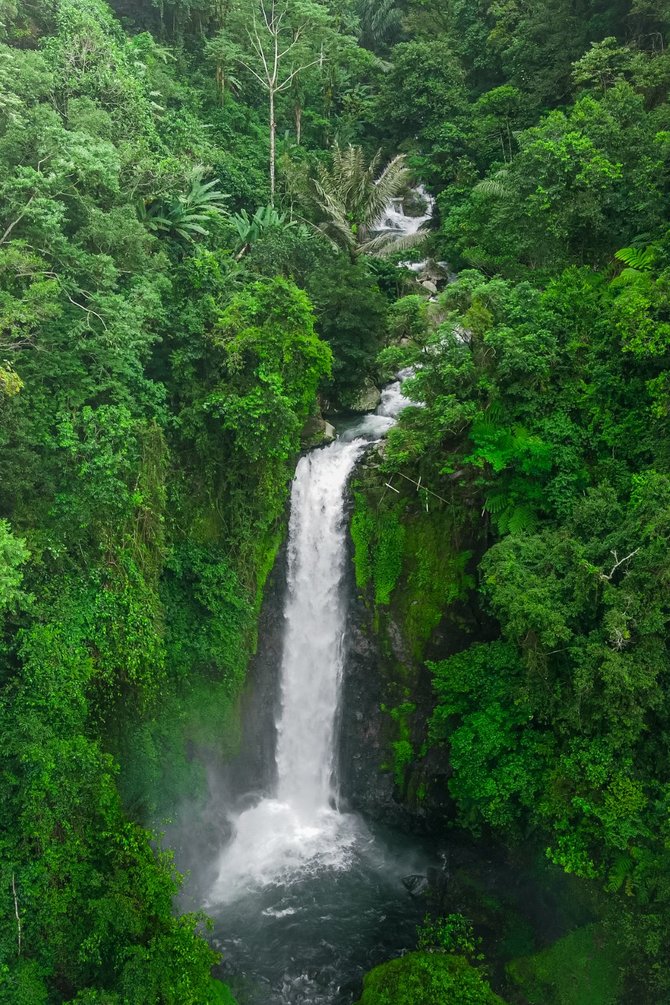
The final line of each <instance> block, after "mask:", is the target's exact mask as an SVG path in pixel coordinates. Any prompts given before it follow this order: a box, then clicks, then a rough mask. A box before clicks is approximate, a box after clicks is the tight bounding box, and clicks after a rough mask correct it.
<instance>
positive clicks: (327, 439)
mask: <svg viewBox="0 0 670 1005" xmlns="http://www.w3.org/2000/svg"><path fill="white" fill-rule="evenodd" d="M336 438H337V433H336V431H335V427H334V426H331V424H330V422H326V420H325V419H322V418H321V416H320V415H312V416H311V417H310V418H309V419H308V420H307V422H306V423H305V425H304V426H303V429H302V433H301V434H300V442H301V444H302V447H303V450H310V449H311V448H312V447H321V446H324V445H325V444H326V443H332V442H333V440H334V439H336Z"/></svg>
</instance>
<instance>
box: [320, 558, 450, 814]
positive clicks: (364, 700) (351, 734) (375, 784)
mask: <svg viewBox="0 0 670 1005" xmlns="http://www.w3.org/2000/svg"><path fill="white" fill-rule="evenodd" d="M346 588H347V590H348V600H349V616H348V621H347V639H346V645H347V650H346V655H345V664H344V666H345V669H344V680H343V684H342V692H341V698H340V714H339V746H338V765H339V783H340V796H341V798H342V801H343V808H346V809H352V810H356V811H358V812H360V813H362V814H363V815H364V816H367V817H369V818H371V819H373V820H377V821H379V822H381V823H384V824H387V825H388V826H390V827H396V828H399V829H402V830H408V831H416V832H428V833H429V832H435V831H439V830H440V829H441V828H442V827H443V826H444V824H445V822H446V821H447V820H449V819H451V817H452V816H453V807H452V803H451V799H450V796H449V792H448V787H447V782H448V777H449V774H450V767H449V763H448V759H447V758H446V756H445V753H444V751H440V752H437V751H432V750H429V751H428V753H427V755H425V756H422V757H419V756H418V754H417V756H416V758H415V759H414V760H413V762H412V763H411V764H410V765H408V766H407V769H406V771H405V773H404V779H403V780H402V781H401V782H399V780H398V777H397V775H396V772H395V771H394V765H393V761H394V751H393V742H394V740H395V739H396V738H397V737H396V729H397V727H396V724H395V723H394V721H393V719H392V718H391V716H390V714H389V709H388V705H389V704H393V703H394V702H393V698H392V697H390V695H392V694H393V693H394V691H395V690H396V687H397V680H396V678H397V676H398V665H399V664H402V665H403V666H404V667H405V668H407V669H409V676H410V677H412V678H413V692H414V693H413V696H412V698H413V701H415V702H416V715H415V716H413V717H412V719H413V721H412V726H411V730H412V736H411V741H412V746H413V749H414V750H415V751H417V752H418V751H419V749H420V747H421V745H422V743H423V740H424V739H425V733H426V723H427V719H428V716H429V714H430V711H431V709H432V701H431V685H430V677H429V675H428V672H427V671H426V670H425V668H421V667H416V666H414V667H413V666H411V657H410V656H409V655H408V650H407V646H406V644H405V641H404V639H403V634H402V629H401V626H400V625H399V624H398V623H397V622H396V621H395V620H394V619H393V618H392V617H391V616H390V615H388V617H387V618H386V621H385V626H384V638H385V639H386V642H387V645H386V646H385V647H383V646H382V643H381V638H380V635H379V633H378V630H377V629H378V625H377V626H375V624H374V619H373V615H372V613H371V611H370V610H369V609H368V607H367V606H366V604H365V602H364V601H363V599H362V598H361V597H360V596H359V595H358V591H357V589H356V584H355V580H354V574H353V568H352V569H350V571H349V573H348V575H347V579H346ZM384 648H385V650H386V651H383V649H384Z"/></svg>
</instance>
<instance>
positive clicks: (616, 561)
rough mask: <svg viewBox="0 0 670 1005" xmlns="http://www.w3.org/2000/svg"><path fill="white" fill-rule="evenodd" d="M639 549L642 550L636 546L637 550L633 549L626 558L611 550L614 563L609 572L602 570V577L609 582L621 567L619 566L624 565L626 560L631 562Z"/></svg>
mask: <svg viewBox="0 0 670 1005" xmlns="http://www.w3.org/2000/svg"><path fill="white" fill-rule="evenodd" d="M639 550H640V549H639V548H636V549H635V551H631V552H630V554H629V555H626V556H625V558H619V557H618V555H617V553H616V551H612V552H610V554H611V555H613V556H614V565H613V566H612V568H611V569H610V572H609V574H607V573H604V572H601V573H600V578H601V579H604V580H606V581H607V582H609V581H610V580H611V578H612V576H613V575H614V573H615V572H616V571H617V569H618V568H619V566H620V565H623V564H624V562H629V561H630V560H631V558H632V557H633V556H634V555H637V553H638V551H639Z"/></svg>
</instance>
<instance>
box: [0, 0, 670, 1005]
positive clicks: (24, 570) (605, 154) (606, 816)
mask: <svg viewBox="0 0 670 1005" xmlns="http://www.w3.org/2000/svg"><path fill="white" fill-rule="evenodd" d="M112 8H113V9H112ZM112 8H110V7H109V6H108V5H107V4H106V3H105V2H104V0H37V2H31V3H29V2H28V0H12V2H7V3H3V4H2V10H1V12H0V194H1V196H2V199H1V207H2V208H1V214H2V219H1V220H0V689H1V690H0V738H1V739H2V746H3V752H4V761H3V772H2V778H1V780H0V797H1V798H2V818H1V820H0V901H1V903H2V921H1V922H0V1000H1V1001H3V1002H7V1003H8V1005H10V1003H12V1005H13V1003H21V1005H64V1003H69V1002H72V1003H74V1002H78V1003H81V1005H87V1003H88V1005H103V1003H107V1005H208V1003H209V1005H214V1003H215V1002H221V1001H226V1000H228V997H229V995H228V991H227V989H225V988H224V986H223V985H221V984H219V983H218V982H213V981H212V979H211V967H212V965H213V963H214V961H215V959H216V954H214V953H213V952H212V951H211V950H210V949H209V948H208V945H207V942H206V941H205V939H204V938H203V936H202V931H203V924H204V922H203V919H200V918H198V917H196V916H190V915H189V916H182V917H178V916H176V915H175V914H174V912H173V899H174V894H175V892H176V890H177V888H178V885H179V877H178V876H177V874H176V872H175V869H174V865H173V863H172V860H171V857H170V853H169V852H167V851H163V850H161V847H160V840H159V839H158V837H157V834H156V832H155V831H154V830H153V829H152V828H155V827H156V826H160V821H161V820H164V819H165V818H166V817H174V816H175V815H177V814H178V811H179V807H180V805H181V804H182V803H183V802H184V801H185V800H187V799H188V800H191V801H195V803H196V805H197V804H198V801H199V800H200V801H201V800H202V799H204V798H205V795H206V782H205V771H204V767H203V765H204V763H205V762H206V761H207V762H210V763H216V762H217V761H220V760H221V759H225V758H226V757H228V756H229V755H230V754H232V753H233V752H234V751H235V749H236V745H237V742H238V733H239V714H238V702H239V698H240V694H241V690H242V687H243V684H244V680H245V673H246V668H247V665H248V661H249V657H250V655H251V654H252V653H253V650H254V647H255V644H256V631H257V615H258V611H259V606H260V601H261V598H262V592H263V586H264V583H265V580H266V577H267V575H268V573H269V571H270V568H271V566H272V562H273V560H274V556H275V554H276V551H277V548H278V546H279V544H280V542H281V539H282V534H283V529H284V511H285V505H286V499H287V492H288V485H289V482H290V478H291V474H292V470H293V466H294V463H295V458H296V456H297V453H298V451H299V449H300V433H301V429H302V427H303V424H304V422H305V420H307V419H308V418H309V417H310V416H311V415H313V414H314V413H315V411H316V410H317V408H318V396H319V395H321V400H322V401H328V402H329V403H330V405H331V406H334V407H346V405H347V403H351V402H353V400H354V398H355V396H356V394H357V392H359V391H360V389H361V387H363V386H365V384H366V383H367V382H369V381H370V380H371V379H376V378H380V379H381V378H382V377H388V376H390V375H391V374H392V373H393V371H394V369H395V368H397V367H398V366H400V365H402V364H407V363H420V369H419V370H418V371H417V374H416V376H415V377H414V378H413V380H412V384H411V392H412V394H413V395H414V396H415V397H416V399H417V400H420V401H421V403H422V405H423V406H424V407H422V408H414V409H409V410H408V411H407V412H406V413H405V415H404V417H403V419H402V421H401V423H400V424H399V425H398V427H397V428H396V429H395V430H393V432H392V434H391V435H390V437H389V440H388V443H387V445H386V449H385V451H384V452H383V454H382V455H381V456H380V457H377V458H376V459H375V462H374V464H372V465H370V466H369V468H368V469H366V470H365V472H364V473H363V474H362V475H361V477H360V479H359V483H358V485H357V503H356V509H355V514H354V519H353V527H352V533H353V537H354V543H355V561H356V578H357V585H358V587H359V589H360V591H361V592H362V593H363V594H364V595H365V596H366V597H367V598H368V600H369V602H370V604H371V605H372V606H373V607H374V608H375V611H376V622H375V624H376V627H377V629H378V631H379V634H380V637H382V639H383V642H384V646H385V647H386V649H388V650H391V649H392V650H393V654H394V655H393V661H392V662H393V673H394V675H395V677H396V678H397V679H395V680H394V682H393V686H392V687H391V688H390V694H389V701H388V706H387V708H386V710H385V714H387V716H388V721H389V731H388V733H389V763H388V765H387V770H389V771H392V772H393V774H394V777H395V780H396V783H397V789H398V792H399V794H400V795H402V794H403V792H405V793H406V790H407V789H408V779H409V778H410V776H411V774H412V770H413V767H414V765H415V764H416V763H417V762H419V761H420V760H421V758H422V757H423V756H424V754H426V752H428V753H429V755H430V756H432V757H433V758H441V759H442V760H443V761H444V762H446V761H447V760H448V761H449V765H450V768H451V770H452V772H453V774H452V777H451V779H450V782H449V787H450V793H451V798H452V799H453V800H454V804H455V807H456V815H457V818H458V821H459V823H460V824H463V825H465V826H467V827H470V828H471V829H472V830H473V831H474V832H476V833H482V832H489V833H491V832H492V833H494V834H495V835H496V836H497V837H498V838H499V839H500V840H502V841H504V842H507V843H509V844H511V845H513V844H515V843H518V842H521V841H524V842H526V843H528V844H531V845H533V846H535V847H538V848H541V849H543V850H546V854H547V856H548V857H549V858H550V859H551V861H552V862H554V863H556V864H557V865H559V866H560V867H562V868H563V869H565V870H566V871H568V872H571V873H574V874H576V875H577V876H580V877H583V879H584V881H585V882H586V881H592V882H593V883H594V885H597V888H598V890H599V891H600V896H601V898H602V899H601V901H600V903H601V904H602V908H601V914H602V917H601V919H600V922H601V924H602V925H603V926H604V928H605V929H606V931H607V936H606V941H607V944H608V946H609V947H610V949H611V947H612V946H614V947H615V948H614V949H611V952H612V954H614V953H616V955H617V958H618V959H619V960H620V961H621V969H622V971H623V978H622V979H623V984H622V987H623V991H622V994H623V995H624V999H623V1000H626V1001H628V1000H630V1001H635V1002H640V1003H642V1002H645V1003H647V1002H649V1003H651V1002H658V1001H662V1000H664V999H665V998H666V997H667V996H668V994H670V968H669V967H668V965H667V958H666V953H665V940H666V933H667V929H668V925H669V924H670V880H669V879H668V876H669V875H670V858H669V851H668V849H669V847H670V831H669V826H668V802H669V800H670V789H669V787H668V782H667V779H668V776H669V774H670V763H668V738H669V737H670V693H669V689H670V679H669V675H668V669H669V668H668V649H667V640H668V620H669V617H670V609H669V606H668V599H667V595H668V580H669V578H670V555H669V552H668V538H669V535H670V451H669V448H668V437H667V432H668V415H669V413H670V382H669V381H668V375H667V371H668V362H669V356H670V236H669V232H668V225H667V220H668V210H669V208H670V103H669V101H668V91H669V89H670V56H669V55H668V42H669V38H668V35H669V33H670V15H669V13H668V9H667V4H666V3H665V2H664V0H644V2H640V0H582V2H580V3H579V4H576V5H575V4H574V3H572V2H569V0H533V2H532V3H530V4H521V3H518V2H517V0H508V2H505V3H502V2H494V3H490V4H483V5H482V4H479V5H478V4H472V3H468V2H466V0H454V2H453V3H450V4H444V3H443V2H441V0H398V2H397V3H394V2H393V0H360V3H359V4H356V3H354V2H353V0H330V2H326V0H281V2H279V0H278V2H277V3H276V4H274V5H272V7H271V10H270V7H267V6H266V5H264V3H263V0H249V2H248V3H247V2H246V0H244V2H243V0H239V2H234V3H225V4H222V3H220V2H219V0H198V3H194V2H191V0H188V2H187V0H171V2H165V3H160V4H159V3H154V2H153V0H139V2H133V3H130V2H128V0H115V2H113V4H112ZM250 15H252V20H253V16H254V15H255V18H256V20H255V22H254V23H255V24H256V25H257V26H259V25H260V26H263V27H261V28H260V29H259V30H261V32H262V35H261V36H260V37H259V39H258V42H257V44H256V45H254V43H253V41H251V40H250V35H249V32H248V23H249V16H250ZM275 39H276V40H277V42H278V44H279V45H280V49H279V51H280V52H281V53H282V55H281V58H280V59H279V62H280V63H281V66H280V67H279V68H278V71H277V75H276V76H272V74H270V76H268V72H267V69H268V68H267V65H266V62H267V60H266V61H265V62H264V59H263V54H266V55H267V53H268V52H272V47H273V45H274V41H275ZM286 46H288V47H289V48H288V49H286ZM380 150H381V153H379V152H378V151H380ZM408 172H410V173H411V175H412V177H413V180H414V181H420V182H423V183H424V184H426V185H427V186H429V188H430V189H431V191H432V192H433V193H434V194H435V196H436V197H437V207H438V208H437V214H436V220H435V228H434V231H433V233H432V234H431V235H430V237H429V238H428V245H427V246H428V250H429V252H430V253H431V254H432V255H433V256H434V258H436V259H447V260H448V261H449V262H450V263H451V265H452V266H453V267H454V268H457V269H458V270H459V273H460V275H459V279H458V281H457V282H455V283H453V284H450V285H448V286H447V287H446V288H445V289H444V290H443V292H442V293H441V294H440V295H439V296H438V297H437V298H436V299H435V300H434V301H429V298H428V295H427V292H426V289H425V288H424V287H420V286H417V285H416V284H414V283H413V280H412V279H411V276H410V275H409V274H408V273H407V271H406V270H402V269H398V268H396V266H395V261H396V259H397V258H399V257H401V255H400V253H399V254H398V255H396V256H395V257H394V258H392V259H391V260H381V261H380V260H378V259H375V258H374V257H372V256H373V255H374V253H375V252H378V251H380V250H384V251H387V252H388V251H389V250H390V249H389V247H388V246H386V247H384V248H383V249H382V248H381V245H388V243H389V242H388V241H387V240H386V239H384V240H383V241H381V242H380V241H376V240H375V235H374V233H373V232H374V225H375V217H376V216H377V215H378V212H379V209H380V206H381V205H382V203H383V202H384V201H385V200H386V199H387V198H388V197H389V196H391V195H394V194H397V193H400V192H402V186H403V184H404V183H405V182H406V180H407V177H408ZM273 202H274V205H273ZM405 253H406V252H405ZM402 293H408V295H407V296H405V297H402V296H401V294H402ZM385 343H386V344H385ZM383 346H385V347H384V349H383V352H382V354H381V356H379V358H378V361H377V362H376V358H377V354H378V351H379V350H380V348H382V347H383ZM388 484H391V485H392V486H393V487H392V488H391V489H389V488H388ZM465 604H467V605H469V606H468V617H467V618H466V617H465V614H463V615H462V612H461V607H460V606H459V605H465ZM473 612H474V613H473ZM461 615H462V616H461ZM461 621H462V624H461V623H460V622H461ZM444 624H448V625H449V629H450V640H448V643H449V644H448V646H447V649H446V652H448V653H449V654H450V655H448V656H447V657H445V658H441V657H444V656H445V650H442V651H440V645H441V644H442V642H444V634H443V635H440V631H441V626H444ZM473 625H476V626H478V627H479V634H477V633H476V631H475V630H474V629H473ZM398 626H399V630H400V633H401V634H402V640H401V641H400V642H398V638H399V635H398V632H396V635H395V636H394V645H393V646H391V644H390V641H389V640H390V638H391V628H392V627H393V629H394V630H395V629H396V628H398ZM455 628H458V632H457V631H454V630H453V629H455ZM459 632H460V634H459ZM468 633H469V637H470V642H471V643H472V644H471V645H470V644H469V642H468V639H467V638H466V637H465V636H467V635H468ZM396 643H397V644H396ZM461 643H462V644H461ZM459 649H460V650H461V651H458V650H459ZM427 654H428V655H430V656H431V661H430V663H429V664H428V671H429V673H430V674H431V677H432V681H433V687H434V702H433V706H434V707H433V708H432V711H431V713H429V715H428V716H426V715H424V711H425V702H424V703H423V705H422V704H421V702H419V701H418V700H416V701H415V697H416V696H415V695H414V694H413V689H414V687H415V684H416V681H417V680H418V677H419V675H420V673H421V672H423V668H424V666H425V663H424V661H425V658H426V655H427ZM426 690H427V689H426ZM422 715H424V720H425V719H426V718H429V719H430V721H429V722H427V721H423V722H422V721H421V716H422ZM428 748H430V750H428ZM419 791H420V792H421V798H423V796H425V791H426V790H425V784H424V781H423V780H422V782H421V786H420V787H419V788H416V792H417V798H419V795H418V793H419ZM589 931H590V930H589ZM598 931H600V930H598ZM577 941H578V940H577ZM566 945H567V949H566ZM594 945H595V943H594ZM459 948H462V947H459ZM596 948H597V946H596ZM582 949H583V945H582V947H581V948H580V947H579V946H577V944H576V943H575V945H573V944H572V943H566V944H564V945H563V946H562V949H561V952H558V951H557V957H560V958H561V959H562V956H561V953H564V954H566V953H568V954H569V953H572V955H573V956H575V958H576V957H577V956H578V955H579V954H580V953H582ZM608 952H609V950H608ZM582 955H583V954H582ZM552 959H553V958H551V959H550V958H549V957H542V958H534V960H535V962H534V963H530V962H527V963H526V964H525V968H526V970H525V972H526V973H527V974H530V975H531V976H530V977H528V981H529V982H531V983H532V980H533V979H537V982H539V986H540V991H538V992H537V993H538V994H545V993H547V994H549V993H551V994H553V995H554V997H555V998H556V1000H557V1001H566V1002H567V1001H570V1000H571V999H570V997H569V994H570V989H569V988H568V989H567V990H566V989H565V986H564V985H560V986H559V985H558V984H556V983H555V982H553V979H552V978H547V977H546V974H547V973H549V972H550V971H551V967H552V966H553V965H554V963H552ZM608 959H609V957H608ZM520 966H521V964H520ZM612 970H613V968H612V967H610V966H609V965H607V966H605V965H604V964H603V968H602V974H601V977H602V981H601V983H602V985H603V987H604V986H605V985H607V987H612V986H615V987H616V988H617V993H618V984H617V980H615V979H614V978H613V977H612ZM531 971H532V973H531ZM519 972H520V971H519ZM533 975H534V976H533ZM543 982H544V984H543ZM608 982H609V983H608ZM544 985H546V986H547V987H550V988H551V989H552V990H551V991H550V992H549V991H547V992H545V990H544ZM527 986H528V987H531V984H530V983H528V984H527ZM534 993H535V991H530V992H529V1000H530V998H531V997H532V994H534ZM605 993H606V992H603V993H602V994H601V997H603V995H605ZM607 993H609V992H607ZM393 995H395V997H393ZM398 995H400V996H401V997H398ZM402 995H404V996H405V997H404V998H403V997H402ZM566 995H567V996H568V997H566ZM422 996H423V997H422ZM431 996H432V997H431ZM449 996H452V997H453V1000H454V1001H456V1000H458V1001H467V1000H471V1001H473V1002H474V1001H480V1002H485V1001H490V1002H494V1001H497V1000H498V999H496V998H495V996H494V995H493V994H492V992H490V991H489V990H488V988H487V987H486V985H485V983H484V982H483V979H482V978H481V976H480V974H479V973H478V972H477V971H476V970H474V969H472V968H470V967H469V965H468V964H467V963H466V962H465V961H464V960H463V959H461V958H460V957H454V956H450V955H446V954H444V953H424V952H421V953H418V954H410V955H409V956H406V957H404V958H402V959H401V960H398V961H394V962H393V963H391V964H389V965H388V968H387V969H385V968H381V969H380V970H377V971H374V972H373V974H372V975H371V976H370V977H369V978H368V982H367V984H366V989H365V992H364V996H363V1001H364V1002H365V1003H366V1005H367V1003H368V1002H378V1003H381V1002H388V1003H389V1005H390V1003H391V1002H392V1001H393V1002H396V1001H397V1002H400V1001H403V1000H407V1001H409V1000H411V1001H413V1002H419V1001H421V1000H425V1001H433V1000H436V1001H437V1000H439V1001H441V1002H442V1001H447V1000H450V999H449ZM454 996H455V997H454ZM561 996H562V997H561ZM625 996H628V997H625ZM603 1000H605V999H603Z"/></svg>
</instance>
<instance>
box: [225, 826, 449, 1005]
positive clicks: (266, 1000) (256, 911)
mask: <svg viewBox="0 0 670 1005" xmlns="http://www.w3.org/2000/svg"><path fill="white" fill-rule="evenodd" d="M354 819H355V818H354ZM356 832H357V834H356V840H355V843H354V845H353V846H352V847H350V848H349V850H348V853H347V856H346V862H345V861H344V860H343V862H342V868H333V867H330V868H320V867H319V866H318V864H316V865H315V866H314V867H313V868H310V867H309V865H308V866H306V867H305V868H304V869H303V870H302V871H300V872H298V873H296V874H294V875H293V876H292V877H287V878H285V879H284V880H283V881H280V882H278V883H276V884H275V883H270V884H268V885H266V886H262V887H253V886H251V885H250V887H249V890H248V892H246V893H245V894H243V895H242V896H240V897H238V898H237V899H235V900H233V901H231V902H230V903H227V904H219V905H215V904H210V905H208V908H207V910H208V913H209V914H210V916H212V917H213V918H214V922H215V928H214V937H213V942H214V945H215V946H216V947H217V948H218V949H220V950H221V951H222V952H223V953H224V963H223V974H224V979H225V980H227V981H228V982H229V983H230V984H231V986H232V988H233V990H234V992H235V994H236V996H237V998H238V1001H239V1003H240V1005H297V1003H301V1005H326V1003H328V1005H349V1003H351V1002H354V1001H356V1000H357V998H358V996H359V993H360V984H361V978H362V975H363V974H364V973H365V971H366V970H369V969H370V968H371V967H373V966H375V965H376V964H378V963H381V962H383V961H384V960H387V959H389V958H390V957H392V956H396V955H398V954H399V953H401V952H403V951H405V950H406V949H407V948H408V947H409V948H412V947H413V946H414V945H415V942H416V927H417V925H418V924H420V922H421V920H422V918H423V915H424V913H425V909H426V904H425V900H424V899H423V897H413V896H412V895H411V894H410V893H409V892H408V890H407V888H406V886H405V885H404V884H403V882H402V880H403V878H405V877H407V876H410V875H416V874H422V873H425V871H426V869H427V867H428V866H429V865H439V861H438V860H437V859H436V857H435V855H434V854H431V853H430V852H429V851H428V850H427V849H424V848H421V847H420V846H418V845H415V844H413V843H412V842H410V840H409V839H408V838H407V837H406V836H404V835H393V834H389V833H388V832H386V831H381V830H375V831H374V832H373V831H371V830H369V829H368V828H367V827H366V826H365V825H364V824H363V823H362V822H360V821H358V822H357V823H356Z"/></svg>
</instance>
